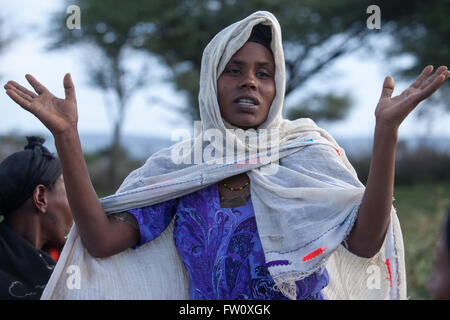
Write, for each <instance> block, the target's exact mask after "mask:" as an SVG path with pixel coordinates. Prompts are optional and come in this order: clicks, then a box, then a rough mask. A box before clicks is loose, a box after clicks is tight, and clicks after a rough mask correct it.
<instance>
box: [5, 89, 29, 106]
mask: <svg viewBox="0 0 450 320" xmlns="http://www.w3.org/2000/svg"><path fill="white" fill-rule="evenodd" d="M8 89H9V90H12V91H13V92H14V93H15V94H17V95H18V96H20V97H22V98H23V99H24V100H26V101H28V102H30V103H31V102H32V100H33V97H31V96H30V95H28V94H26V93H24V92H22V91H20V90H18V89H16V88H14V87H8Z"/></svg>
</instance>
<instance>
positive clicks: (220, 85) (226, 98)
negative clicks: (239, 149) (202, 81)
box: [217, 42, 276, 129]
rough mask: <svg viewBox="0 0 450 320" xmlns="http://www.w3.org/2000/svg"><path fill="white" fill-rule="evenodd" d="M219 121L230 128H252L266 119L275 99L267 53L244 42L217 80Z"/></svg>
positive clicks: (273, 81)
mask: <svg viewBox="0 0 450 320" xmlns="http://www.w3.org/2000/svg"><path fill="white" fill-rule="evenodd" d="M217 90H218V102H219V107H220V113H221V115H222V118H223V119H225V120H226V121H227V122H229V123H230V124H232V125H235V126H237V127H240V128H243V129H248V128H256V127H258V126H259V125H260V124H261V123H263V122H264V121H265V120H266V119H267V115H268V114H269V109H270V106H271V104H272V101H273V99H274V97H275V93H276V90H275V62H274V60H273V56H272V54H271V52H270V51H269V50H268V49H267V48H266V47H264V46H263V45H261V44H259V43H256V42H246V43H245V44H244V45H243V46H242V47H241V48H240V49H239V50H238V51H237V52H236V53H235V54H234V55H233V56H232V57H231V59H230V61H229V62H228V64H227V65H226V67H225V69H224V71H223V73H222V74H221V75H220V77H219V79H218V80H217Z"/></svg>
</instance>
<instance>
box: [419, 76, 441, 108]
mask: <svg viewBox="0 0 450 320" xmlns="http://www.w3.org/2000/svg"><path fill="white" fill-rule="evenodd" d="M446 78H447V77H446V76H445V75H442V74H441V75H439V76H438V77H436V78H435V79H434V81H433V82H432V83H430V85H429V86H427V87H426V88H425V89H423V90H422V91H421V92H420V93H419V94H418V96H417V99H418V100H419V101H422V100H424V99H426V98H428V97H429V96H431V95H432V94H433V93H434V92H435V91H436V90H437V89H439V88H440V87H441V86H442V84H443V83H444V82H445V80H446Z"/></svg>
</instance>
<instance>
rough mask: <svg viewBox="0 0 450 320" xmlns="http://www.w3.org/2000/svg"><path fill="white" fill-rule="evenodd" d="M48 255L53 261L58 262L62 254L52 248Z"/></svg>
mask: <svg viewBox="0 0 450 320" xmlns="http://www.w3.org/2000/svg"><path fill="white" fill-rule="evenodd" d="M48 253H49V255H50V257H52V259H53V260H55V261H58V259H59V255H60V252H59V250H58V249H57V248H50V250H49V252H48Z"/></svg>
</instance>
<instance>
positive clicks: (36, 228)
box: [6, 176, 73, 250]
mask: <svg viewBox="0 0 450 320" xmlns="http://www.w3.org/2000/svg"><path fill="white" fill-rule="evenodd" d="M6 223H7V224H8V226H9V227H10V228H11V229H12V230H14V231H15V232H16V233H17V234H19V235H20V236H21V237H22V238H24V239H25V240H27V241H28V242H29V243H30V244H31V245H32V246H33V247H34V248H36V249H39V250H42V249H44V248H46V247H52V248H58V249H62V247H63V246H64V243H65V241H66V239H65V236H66V235H67V234H68V233H69V231H70V228H71V227H72V223H73V218H72V214H71V212H70V207H69V203H68V201H67V196H66V190H65V186H64V180H63V178H62V176H60V178H58V180H57V181H56V183H55V185H54V186H52V187H51V188H48V187H46V186H44V185H42V184H39V185H37V186H36V188H35V189H34V191H33V194H32V196H31V197H30V198H28V200H27V201H26V202H25V203H24V204H22V205H21V206H20V207H19V208H18V209H16V210H15V211H14V212H12V213H10V214H9V215H8V216H7V218H6Z"/></svg>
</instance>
